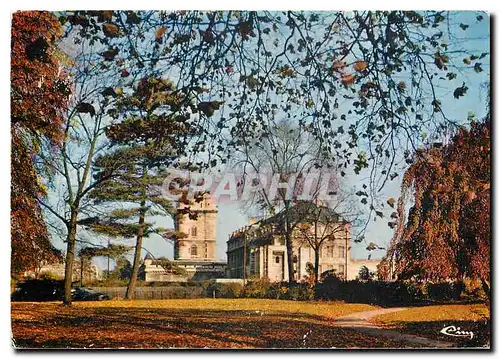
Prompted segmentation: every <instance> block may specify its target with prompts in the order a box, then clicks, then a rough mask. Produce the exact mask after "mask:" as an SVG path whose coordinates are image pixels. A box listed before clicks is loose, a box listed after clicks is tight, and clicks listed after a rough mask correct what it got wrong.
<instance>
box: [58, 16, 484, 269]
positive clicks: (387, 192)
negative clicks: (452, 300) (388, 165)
mask: <svg viewBox="0 0 500 359" xmlns="http://www.w3.org/2000/svg"><path fill="white" fill-rule="evenodd" d="M475 17H476V13H475V12H471V13H464V14H463V15H460V16H459V18H458V19H457V20H458V21H459V22H464V23H467V24H468V25H469V26H470V27H469V29H468V30H467V33H466V35H467V37H468V38H470V39H471V40H467V41H464V42H461V41H459V40H457V43H456V44H450V45H451V46H457V47H464V48H467V49H472V50H474V51H475V52H477V53H481V52H488V53H489V52H490V49H489V18H488V17H487V16H485V19H484V20H483V22H481V23H477V22H476V21H474V20H475ZM457 31H461V30H460V29H457ZM457 35H458V36H463V35H462V34H460V33H457ZM483 69H484V71H483V72H482V73H480V74H474V75H473V76H470V77H468V78H467V80H468V83H467V86H468V87H469V90H468V92H467V94H466V96H464V97H463V98H461V99H460V100H455V99H453V96H452V92H453V89H454V88H455V87H457V86H459V85H460V84H454V83H453V82H450V87H449V88H447V89H442V92H441V94H442V107H443V109H444V110H445V112H447V114H448V116H449V117H450V118H456V119H461V120H465V119H466V118H467V115H468V113H469V112H473V113H474V114H476V116H477V117H479V118H480V117H482V116H483V115H484V114H485V101H486V91H485V90H484V89H482V88H481V84H482V83H483V82H485V81H488V80H489V74H490V67H489V56H487V57H486V58H485V59H484V61H483ZM455 85H456V86H455ZM403 169H404V168H402V169H401V172H400V176H398V177H397V178H396V180H394V181H392V182H388V183H387V184H386V186H385V187H384V189H383V190H382V191H381V192H380V193H379V196H380V197H381V198H389V197H393V198H398V197H399V194H400V190H399V188H400V182H399V181H400V179H401V178H402V175H403ZM361 177H362V176H359V177H353V178H352V179H351V183H350V186H352V187H354V188H357V189H360V188H361ZM218 210H219V213H218V216H217V223H216V228H217V230H216V233H217V235H216V243H217V245H216V248H217V260H218V261H225V260H226V249H227V248H226V241H227V240H228V238H229V236H230V234H231V232H233V231H235V230H237V229H239V228H241V227H243V226H245V225H247V224H248V221H249V217H250V216H249V215H248V214H247V213H245V209H244V208H243V207H240V206H239V205H238V203H227V202H225V203H219V205H218ZM389 213H390V212H389ZM154 221H155V222H156V224H157V225H159V226H162V227H166V228H172V227H173V221H172V219H170V218H166V217H165V218H161V217H155V218H154ZM392 234H393V230H392V229H391V228H389V226H388V225H387V220H385V219H383V220H382V219H379V220H377V221H370V222H369V224H368V227H367V229H366V232H365V234H364V237H365V240H364V241H363V242H361V243H359V244H357V243H354V242H353V243H351V256H352V257H353V258H356V259H366V258H367V257H368V255H370V254H371V258H381V257H382V256H383V255H384V251H383V250H379V251H374V252H369V251H367V250H366V245H367V243H369V242H373V243H375V244H377V245H378V246H380V247H382V248H386V247H387V246H388V244H389V241H390V239H391V237H392ZM111 242H112V243H113V242H114V241H113V240H111ZM119 242H120V243H125V244H130V245H133V242H134V241H133V240H129V241H123V240H120V241H119ZM54 244H55V245H56V246H57V247H59V248H63V246H64V245H63V243H62V241H61V240H60V239H57V238H55V239H54ZM144 247H145V248H146V249H147V250H148V251H150V252H151V253H152V254H153V255H154V256H155V257H162V256H163V257H167V258H173V246H172V244H171V243H169V242H167V241H165V240H164V239H163V238H161V237H159V236H152V237H150V238H147V239H145V241H144ZM145 253H146V252H144V253H143V255H145ZM104 262H105V261H104V260H103V259H96V263H97V264H98V265H99V266H100V267H102V268H103V267H104Z"/></svg>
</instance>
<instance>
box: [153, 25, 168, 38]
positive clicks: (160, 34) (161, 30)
mask: <svg viewBox="0 0 500 359" xmlns="http://www.w3.org/2000/svg"><path fill="white" fill-rule="evenodd" d="M166 29H167V28H166V27H165V26H162V27H160V28H159V29H158V30H156V32H155V39H156V41H160V40H161V38H162V37H163V35H164V34H165V30H166Z"/></svg>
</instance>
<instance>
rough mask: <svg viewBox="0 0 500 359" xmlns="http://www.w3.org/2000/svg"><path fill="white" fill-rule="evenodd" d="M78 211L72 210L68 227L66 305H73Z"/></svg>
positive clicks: (65, 278)
mask: <svg viewBox="0 0 500 359" xmlns="http://www.w3.org/2000/svg"><path fill="white" fill-rule="evenodd" d="M77 218H78V211H77V210H72V211H71V219H70V223H69V228H68V236H67V242H68V243H67V247H66V248H67V252H66V264H65V267H64V299H63V304H64V305H71V284H72V283H73V261H74V259H75V244H76V221H77Z"/></svg>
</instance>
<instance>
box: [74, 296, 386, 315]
mask: <svg viewBox="0 0 500 359" xmlns="http://www.w3.org/2000/svg"><path fill="white" fill-rule="evenodd" d="M74 305H75V306H77V307H85V308H149V309H179V308H186V309H191V310H210V311H259V313H260V312H262V313H265V314H266V313H267V314H309V315H313V316H321V317H326V318H337V317H339V316H343V315H348V314H351V313H354V312H361V311H365V310H372V309H376V308H377V307H375V306H373V305H368V304H349V303H344V302H297V301H291V300H276V299H251V298H240V299H221V298H220V299H219V298H218V299H210V298H201V299H169V300H134V301H125V300H119V301H103V302H85V303H83V302H80V303H79V302H75V303H74Z"/></svg>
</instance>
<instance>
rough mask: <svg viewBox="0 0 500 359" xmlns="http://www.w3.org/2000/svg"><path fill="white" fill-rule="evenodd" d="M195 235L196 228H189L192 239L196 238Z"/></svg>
mask: <svg viewBox="0 0 500 359" xmlns="http://www.w3.org/2000/svg"><path fill="white" fill-rule="evenodd" d="M196 234H197V231H196V227H193V228H191V235H192V236H193V237H196Z"/></svg>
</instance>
